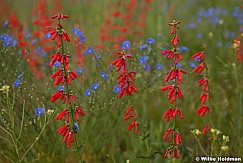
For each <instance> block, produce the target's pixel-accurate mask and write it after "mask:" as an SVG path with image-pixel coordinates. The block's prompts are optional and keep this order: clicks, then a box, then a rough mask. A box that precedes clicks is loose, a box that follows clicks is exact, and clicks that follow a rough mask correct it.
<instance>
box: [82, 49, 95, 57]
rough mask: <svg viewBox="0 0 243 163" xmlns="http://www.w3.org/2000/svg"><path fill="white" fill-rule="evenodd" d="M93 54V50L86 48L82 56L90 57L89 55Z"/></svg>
mask: <svg viewBox="0 0 243 163" xmlns="http://www.w3.org/2000/svg"><path fill="white" fill-rule="evenodd" d="M94 53H95V50H94V49H93V48H87V49H86V50H84V51H83V55H86V54H88V55H91V54H94Z"/></svg>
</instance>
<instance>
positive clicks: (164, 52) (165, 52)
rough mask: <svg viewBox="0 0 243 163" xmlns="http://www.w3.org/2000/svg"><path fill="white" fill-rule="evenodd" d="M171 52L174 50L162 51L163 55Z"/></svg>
mask: <svg viewBox="0 0 243 163" xmlns="http://www.w3.org/2000/svg"><path fill="white" fill-rule="evenodd" d="M171 52H172V50H163V51H162V52H161V55H165V54H168V53H171Z"/></svg>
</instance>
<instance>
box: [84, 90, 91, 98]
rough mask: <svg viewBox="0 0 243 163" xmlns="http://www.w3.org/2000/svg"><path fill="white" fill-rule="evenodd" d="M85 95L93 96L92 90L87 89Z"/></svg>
mask: <svg viewBox="0 0 243 163" xmlns="http://www.w3.org/2000/svg"><path fill="white" fill-rule="evenodd" d="M84 95H85V96H87V97H88V96H90V95H91V90H90V89H87V90H86V91H85V92H84Z"/></svg>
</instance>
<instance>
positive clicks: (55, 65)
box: [53, 61, 61, 67]
mask: <svg viewBox="0 0 243 163" xmlns="http://www.w3.org/2000/svg"><path fill="white" fill-rule="evenodd" d="M60 65H61V63H60V62H59V61H56V62H55V64H54V65H53V67H58V66H60Z"/></svg>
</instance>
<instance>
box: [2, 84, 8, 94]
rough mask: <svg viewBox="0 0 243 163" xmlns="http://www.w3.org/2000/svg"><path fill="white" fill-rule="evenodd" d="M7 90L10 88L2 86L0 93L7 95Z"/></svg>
mask: <svg viewBox="0 0 243 163" xmlns="http://www.w3.org/2000/svg"><path fill="white" fill-rule="evenodd" d="M9 88H10V86H8V85H4V86H2V88H0V91H3V92H4V93H8V92H9Z"/></svg>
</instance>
